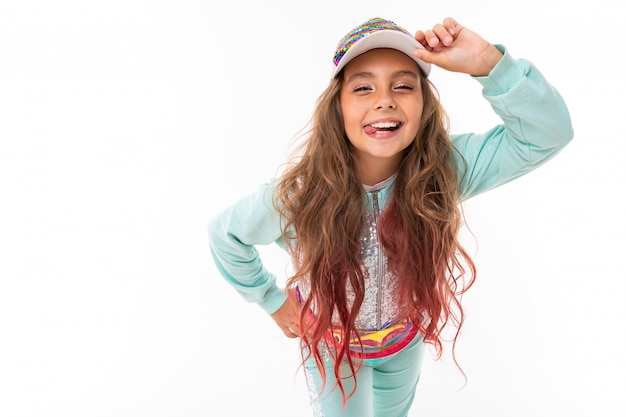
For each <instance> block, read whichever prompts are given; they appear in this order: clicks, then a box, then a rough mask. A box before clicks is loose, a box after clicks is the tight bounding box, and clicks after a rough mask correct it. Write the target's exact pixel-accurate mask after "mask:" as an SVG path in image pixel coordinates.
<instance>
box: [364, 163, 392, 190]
mask: <svg viewBox="0 0 626 417" xmlns="http://www.w3.org/2000/svg"><path fill="white" fill-rule="evenodd" d="M356 162H357V174H358V176H359V180H360V181H361V183H362V184H365V185H368V186H370V187H371V186H374V185H376V184H378V183H379V182H382V181H385V180H386V179H387V178H389V177H391V176H392V175H393V174H395V172H396V171H397V170H398V167H399V166H400V161H395V160H389V159H385V160H380V159H377V160H368V161H367V163H366V161H364V160H357V161H356Z"/></svg>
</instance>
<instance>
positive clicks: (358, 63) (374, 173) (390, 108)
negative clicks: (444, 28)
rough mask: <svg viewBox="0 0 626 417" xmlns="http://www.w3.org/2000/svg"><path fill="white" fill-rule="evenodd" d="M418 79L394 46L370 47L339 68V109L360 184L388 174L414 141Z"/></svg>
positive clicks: (418, 113) (419, 95)
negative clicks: (342, 71) (342, 70)
mask: <svg viewBox="0 0 626 417" xmlns="http://www.w3.org/2000/svg"><path fill="white" fill-rule="evenodd" d="M421 79H422V76H421V74H420V71H419V69H418V67H417V64H416V63H415V61H413V60H412V59H411V58H409V57H408V56H406V55H405V54H404V53H402V52H399V51H396V50H394V49H373V50H371V51H368V52H366V53H364V54H362V55H359V56H358V57H356V58H354V59H353V60H352V61H350V63H348V65H346V67H345V68H344V78H343V83H342V86H341V95H340V101H341V111H342V113H343V119H344V127H345V131H346V135H347V136H348V140H349V141H350V143H351V144H352V145H353V146H354V149H355V158H356V166H357V170H358V175H359V177H360V179H361V182H363V183H364V184H367V185H374V184H376V183H377V182H380V181H383V180H385V179H387V178H389V177H390V176H391V175H393V174H394V172H395V171H396V170H397V169H398V167H399V165H400V162H401V161H402V151H403V150H404V149H406V148H407V146H409V145H410V144H411V142H413V140H415V137H416V135H417V131H418V129H419V126H420V121H421V114H422V109H423V106H424V101H423V96H422V80H421Z"/></svg>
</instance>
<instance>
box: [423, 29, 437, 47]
mask: <svg viewBox="0 0 626 417" xmlns="http://www.w3.org/2000/svg"><path fill="white" fill-rule="evenodd" d="M424 38H425V39H426V45H424V46H429V47H431V48H435V47H436V46H437V45H439V38H438V37H437V35H436V34H435V32H433V31H432V30H431V29H428V30H427V31H426V32H424Z"/></svg>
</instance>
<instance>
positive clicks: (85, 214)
mask: <svg viewBox="0 0 626 417" xmlns="http://www.w3.org/2000/svg"><path fill="white" fill-rule="evenodd" d="M613 3H614V2H609V1H608V0H596V1H593V2H589V1H584V2H583V1H549V0H529V1H525V2H521V1H518V2H503V1H502V0H498V1H496V0H493V1H487V0H480V1H479V0H477V1H471V2H469V1H461V0H458V1H448V2H445V1H441V2H419V1H412V2H411V1H403V2H392V1H388V2H381V1H336V0H335V1H319V0H318V1H315V2H309V3H301V2H297V1H279V2H273V1H264V2H256V1H229V2H224V3H221V4H220V3H216V2H208V1H198V0H196V1H187V0H178V1H165V0H164V1H148V0H123V1H122V0H109V1H88V2H87V1H78V0H76V1H69V0H63V1H44V0H40V1H19V2H18V1H5V0H2V2H1V3H0V211H1V215H0V415H1V416H3V417H34V416H42V417H43V416H45V417H57V416H58V417H60V416H64V417H70V416H71V417H74V416H81V417H83V416H90V417H96V416H124V417H126V416H128V417H130V416H132V417H143V416H146V417H147V416H150V417H162V416H163V417H165V416H177V417H178V416H183V417H186V416H189V417H197V416H252V415H262V416H270V415H272V416H288V417H292V416H307V415H310V410H309V405H308V399H307V394H306V387H305V384H304V378H303V375H302V373H301V372H298V371H297V360H298V355H297V342H296V341H294V340H290V339H286V338H285V337H283V336H282V333H281V332H280V331H279V330H278V329H277V328H276V327H275V326H274V324H273V322H272V321H271V319H270V318H269V317H268V316H267V315H265V314H264V313H263V312H262V310H261V309H260V308H259V307H257V306H255V305H250V304H247V303H246V302H244V301H242V300H241V298H240V297H239V296H238V295H237V294H236V293H235V292H234V291H233V290H232V289H231V288H230V287H229V286H227V284H226V283H225V281H223V280H222V279H221V278H220V277H219V276H218V274H217V271H216V269H215V267H214V265H213V263H212V260H211V258H210V255H209V249H208V244H207V236H206V227H207V223H208V221H209V219H210V218H211V217H212V216H213V215H215V214H216V213H217V212H218V211H219V210H220V209H222V208H223V207H224V206H225V205H226V204H228V203H230V202H232V201H234V200H235V199H237V198H239V197H240V196H243V195H244V194H246V193H248V192H250V191H252V190H254V189H255V188H256V187H257V185H258V184H260V183H261V182H263V181H265V180H266V179H268V178H269V177H271V176H273V175H274V174H275V172H276V170H277V169H278V168H279V165H280V164H281V163H282V162H284V160H285V158H286V156H287V153H288V151H289V146H290V143H291V140H292V138H293V137H294V136H295V135H296V134H297V133H298V130H299V129H300V128H301V127H303V126H304V125H305V124H306V123H307V122H308V118H309V116H310V115H311V111H312V109H313V105H314V102H315V100H316V98H317V96H318V94H319V93H320V92H321V91H322V89H323V88H324V87H325V85H326V83H327V81H328V78H329V76H330V65H331V63H330V59H331V56H332V53H333V50H334V47H335V45H336V43H337V41H338V40H339V38H340V37H341V36H343V35H344V33H345V32H347V31H348V30H349V29H351V28H352V27H354V26H355V25H357V24H359V23H360V22H361V21H363V20H366V19H368V18H371V17H375V16H382V17H385V18H389V19H392V20H394V21H396V22H397V23H399V24H400V25H402V26H405V27H406V28H407V29H409V30H410V31H415V30H417V29H418V28H422V29H425V28H429V27H432V26H433V25H434V24H435V23H438V22H440V21H441V20H442V19H443V18H444V17H445V16H448V15H450V16H453V17H455V18H456V19H457V20H458V21H459V22H461V23H462V24H464V25H466V26H467V27H469V28H471V29H472V30H474V31H476V32H478V33H480V34H481V35H482V36H483V37H485V38H486V39H488V40H490V41H492V42H493V43H502V44H504V45H506V46H507V47H508V48H509V50H510V52H511V54H512V55H513V56H514V57H525V58H528V59H530V60H531V61H533V62H534V63H535V64H536V65H537V66H538V67H539V68H540V69H541V70H542V71H543V72H544V74H545V75H546V76H547V77H548V78H549V79H550V80H551V81H552V83H553V84H554V85H555V86H556V87H557V89H558V90H559V91H560V92H561V94H562V95H563V96H564V98H565V100H566V102H567V103H568V105H569V107H570V111H571V115H572V119H573V123H574V128H575V139H574V141H573V142H572V144H571V145H570V146H569V147H567V148H566V149H565V150H564V151H563V152H562V153H561V154H559V155H558V156H557V157H556V158H555V159H554V160H553V161H551V162H550V163H549V164H548V165H546V166H544V167H542V168H540V169H538V170H537V171H535V172H533V173H531V174H529V175H527V176H526V177H523V178H521V179H519V180H517V181H515V182H514V183H511V184H509V185H507V186H505V187H502V188H500V189H497V190H494V191H492V192H490V193H487V194H485V195H483V196H479V197H476V198H475V199H473V200H470V201H469V202H468V203H467V205H466V214H467V218H468V224H469V226H470V228H471V231H472V232H473V233H474V238H471V239H470V238H468V244H469V245H470V246H472V247H473V249H472V250H473V251H474V252H476V262H477V264H478V268H479V276H478V282H477V284H476V285H475V287H473V288H472V289H471V291H470V292H469V293H468V294H467V295H466V297H465V299H464V302H465V309H466V313H467V322H466V325H465V327H464V328H463V334H462V336H461V338H460V340H459V344H458V350H457V353H458V358H459V360H460V363H461V365H462V367H463V369H464V371H465V372H466V374H467V376H468V381H467V385H464V382H465V381H464V379H463V377H462V375H461V374H460V373H459V371H458V370H457V369H456V368H455V366H454V364H453V362H452V360H451V357H450V355H449V348H450V346H449V345H448V346H447V352H448V353H447V354H446V355H444V357H443V358H442V359H441V360H439V361H435V360H434V359H433V358H431V357H427V358H426V361H425V365H424V372H423V376H422V380H421V382H420V385H419V388H418V393H417V398H416V402H415V404H414V406H413V409H412V411H411V414H410V415H411V416H432V415H436V416H481V415H506V416H509V417H511V416H555V415H563V416H565V415H567V416H583V415H584V416H587V415H593V416H599V417H601V416H618V415H623V414H622V413H623V412H624V409H625V408H626V403H625V398H626V395H625V393H626V361H625V359H624V353H625V352H626V349H625V347H626V345H625V344H626V342H625V341H624V339H625V338H624V335H625V331H624V327H623V322H624V319H626V307H625V306H624V301H623V299H624V292H625V290H626V283H625V278H626V274H625V272H624V268H623V266H622V262H623V260H624V256H625V255H624V249H625V245H624V243H623V238H624V232H625V227H624V226H625V225H624V212H625V209H626V207H625V203H624V184H625V180H626V178H625V174H624V162H623V161H624V157H623V155H622V153H623V151H624V140H625V137H624V133H623V122H624V116H625V112H624V110H625V108H624V104H623V97H624V96H625V94H626V88H625V86H624V75H623V73H624V70H623V64H622V61H623V51H622V49H623V48H622V46H623V39H624V35H625V34H626V33H625V31H624V22H623V18H622V17H620V13H619V12H618V10H616V9H615V8H614V7H613V6H611V4H613ZM211 4H214V5H211ZM432 79H433V81H434V82H435V83H436V84H437V86H438V87H439V89H440V93H441V98H442V100H443V102H444V104H445V106H446V108H447V109H448V112H449V114H450V117H451V119H452V130H453V131H482V130H485V129H487V128H489V127H490V126H491V125H493V124H494V123H496V122H497V121H496V120H495V118H494V116H493V115H492V114H491V112H490V109H489V108H488V107H487V105H486V103H485V102H484V101H483V100H482V98H481V97H480V88H479V85H478V84H477V83H476V82H475V81H473V80H471V79H470V78H469V77H467V76H464V75H460V74H446V73H444V72H443V71H442V70H439V69H434V70H433V73H432ZM468 236H469V235H468ZM260 249H261V251H262V253H263V254H264V256H265V259H266V263H267V265H268V267H270V268H271V269H272V270H274V271H275V272H276V273H277V274H278V276H279V281H281V280H284V278H285V268H286V267H285V261H286V260H285V258H284V255H283V254H282V253H280V252H279V251H278V249H277V248H275V247H262V248H260Z"/></svg>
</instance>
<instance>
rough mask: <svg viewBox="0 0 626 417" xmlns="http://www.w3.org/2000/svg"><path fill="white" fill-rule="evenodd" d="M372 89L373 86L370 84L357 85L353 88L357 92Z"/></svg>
mask: <svg viewBox="0 0 626 417" xmlns="http://www.w3.org/2000/svg"><path fill="white" fill-rule="evenodd" d="M371 90H372V88H371V87H370V86H368V85H357V86H356V87H354V88H353V89H352V91H354V92H355V93H362V92H367V91H371Z"/></svg>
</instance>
